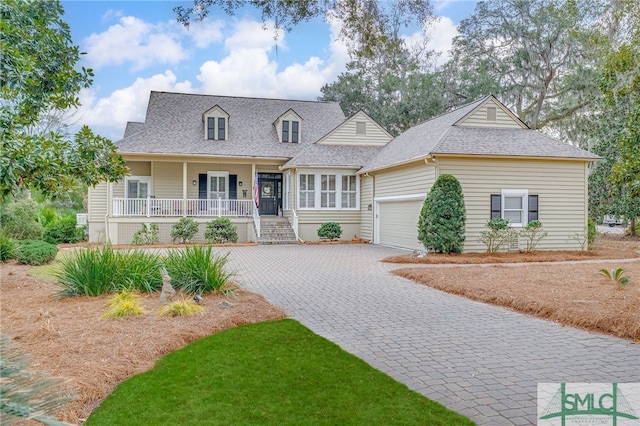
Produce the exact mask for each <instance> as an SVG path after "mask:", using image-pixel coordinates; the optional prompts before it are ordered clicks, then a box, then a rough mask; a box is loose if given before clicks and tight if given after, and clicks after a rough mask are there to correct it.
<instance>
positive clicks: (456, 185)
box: [418, 174, 467, 253]
mask: <svg viewBox="0 0 640 426" xmlns="http://www.w3.org/2000/svg"><path fill="white" fill-rule="evenodd" d="M466 221H467V211H466V209H465V207H464V196H463V194H462V187H461V186H460V182H458V179H456V178H455V177H454V176H452V175H448V174H443V175H441V176H440V177H439V178H438V179H437V180H436V181H435V183H434V184H433V187H432V188H431V191H429V195H427V198H426V199H425V200H424V204H423V206H422V211H421V212H420V218H419V219H418V240H419V241H420V242H421V243H422V244H423V245H424V246H425V247H426V248H428V249H432V250H435V251H438V252H441V253H460V252H462V248H463V246H464V228H465V223H466Z"/></svg>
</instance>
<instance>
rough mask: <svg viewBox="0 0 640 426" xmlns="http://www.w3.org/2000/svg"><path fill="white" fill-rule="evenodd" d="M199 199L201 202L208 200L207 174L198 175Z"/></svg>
mask: <svg viewBox="0 0 640 426" xmlns="http://www.w3.org/2000/svg"><path fill="white" fill-rule="evenodd" d="M198 198H199V199H201V200H206V199H207V174H206V173H200V174H199V175H198Z"/></svg>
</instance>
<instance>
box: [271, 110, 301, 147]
mask: <svg viewBox="0 0 640 426" xmlns="http://www.w3.org/2000/svg"><path fill="white" fill-rule="evenodd" d="M301 124H302V117H300V116H299V115H298V114H297V113H296V112H295V111H294V110H292V109H290V110H288V111H287V112H285V113H284V114H282V115H281V116H280V117H278V118H277V119H276V121H274V122H273V125H274V126H275V128H276V132H277V133H278V140H279V141H280V142H285V143H300V141H301V140H302V134H301V132H302V128H301Z"/></svg>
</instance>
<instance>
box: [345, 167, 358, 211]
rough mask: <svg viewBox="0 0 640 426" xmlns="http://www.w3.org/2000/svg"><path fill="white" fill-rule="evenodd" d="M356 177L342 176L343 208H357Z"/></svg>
mask: <svg viewBox="0 0 640 426" xmlns="http://www.w3.org/2000/svg"><path fill="white" fill-rule="evenodd" d="M356 193H357V190H356V177H355V176H348V175H343V176H342V208H355V207H356Z"/></svg>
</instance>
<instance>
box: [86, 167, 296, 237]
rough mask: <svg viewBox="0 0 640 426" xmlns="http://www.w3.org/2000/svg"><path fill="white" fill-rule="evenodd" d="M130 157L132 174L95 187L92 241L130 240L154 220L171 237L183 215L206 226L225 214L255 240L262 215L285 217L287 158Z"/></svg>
mask: <svg viewBox="0 0 640 426" xmlns="http://www.w3.org/2000/svg"><path fill="white" fill-rule="evenodd" d="M125 158H126V159H127V166H128V167H129V168H130V170H131V174H130V175H129V176H127V177H125V179H124V180H123V181H121V182H113V183H108V184H106V183H105V184H104V186H102V185H100V186H98V187H96V188H93V189H92V190H91V191H90V192H91V194H90V200H89V202H90V203H91V204H92V209H91V211H92V212H93V214H92V216H91V217H90V219H89V235H90V239H91V240H93V241H96V242H98V241H100V242H105V241H111V242H114V243H118V244H128V243H130V240H131V236H132V235H133V233H134V232H135V231H137V230H138V229H140V228H142V225H143V224H146V225H149V224H151V223H155V224H157V225H158V226H159V227H160V234H161V239H162V240H166V239H167V238H166V237H165V236H168V234H169V232H170V229H171V226H172V225H173V224H174V223H176V222H177V221H178V220H179V219H180V218H182V217H191V218H193V219H195V220H196V222H198V223H199V227H200V228H202V229H204V227H205V225H206V222H208V221H210V220H212V219H215V218H218V217H226V218H229V219H231V220H232V222H233V223H234V224H236V225H237V226H238V228H239V234H240V235H243V236H244V238H241V239H242V240H245V241H256V240H257V238H260V237H261V216H262V217H263V218H264V217H278V216H282V207H283V197H284V196H285V193H286V190H285V188H284V182H283V173H282V172H281V171H280V169H279V166H280V165H281V164H282V160H279V159H265V160H264V161H260V162H256V161H255V159H253V161H251V160H249V159H237V158H236V159H231V158H214V159H211V158H207V159H203V158H193V157H192V158H172V159H167V158H166V157H165V158H161V159H160V158H158V159H155V158H154V159H150V158H149V157H148V156H145V157H142V156H134V155H130V156H125ZM101 200H102V201H101ZM102 203H104V204H102ZM101 207H102V208H101ZM102 209H104V210H103V211H104V213H103V214H102V215H100V213H99V212H100V210H102ZM247 227H248V228H247ZM201 233H202V232H199V234H201ZM197 239H199V238H197Z"/></svg>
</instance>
